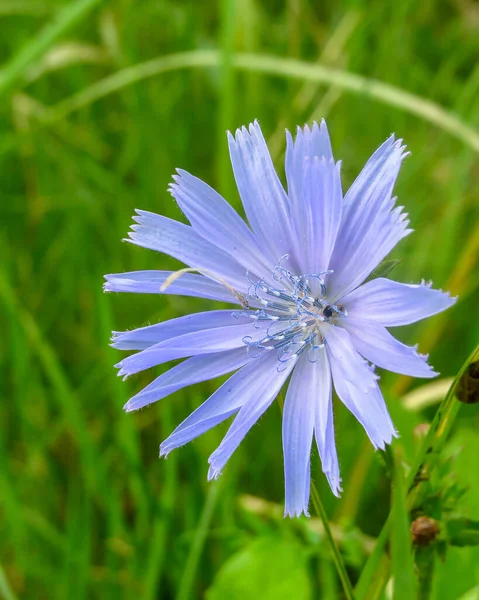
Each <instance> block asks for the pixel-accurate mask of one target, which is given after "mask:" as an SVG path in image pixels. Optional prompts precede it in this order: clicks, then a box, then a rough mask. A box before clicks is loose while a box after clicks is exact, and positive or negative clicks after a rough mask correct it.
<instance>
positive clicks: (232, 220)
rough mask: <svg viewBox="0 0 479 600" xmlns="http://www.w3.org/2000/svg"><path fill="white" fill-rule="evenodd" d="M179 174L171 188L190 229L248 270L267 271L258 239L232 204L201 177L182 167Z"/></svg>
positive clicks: (269, 268)
mask: <svg viewBox="0 0 479 600" xmlns="http://www.w3.org/2000/svg"><path fill="white" fill-rule="evenodd" d="M178 174H179V175H178V176H175V177H174V180H175V183H174V184H172V185H170V191H171V193H172V195H173V196H174V198H175V199H176V200H177V202H178V204H179V205H180V207H181V210H182V211H183V212H184V214H185V215H186V217H187V218H188V220H189V221H190V223H191V225H192V226H193V229H194V230H195V231H196V232H197V233H199V235H201V237H203V238H205V239H206V240H208V241H210V240H211V241H214V244H215V245H216V246H217V247H218V248H221V250H224V251H225V252H227V253H228V254H230V255H231V256H233V257H235V259H236V260H237V261H238V262H240V263H241V264H242V265H244V266H245V267H246V268H247V269H250V270H252V271H254V272H255V273H257V274H259V275H261V274H262V272H263V271H267V272H269V271H270V270H271V265H268V264H267V263H266V262H265V261H264V258H263V252H262V250H261V248H260V246H259V244H258V241H257V240H256V238H255V236H254V235H253V233H252V232H251V230H250V229H249V228H248V226H247V225H246V223H245V222H244V221H243V219H242V218H241V217H240V216H239V215H238V214H237V213H236V211H235V210H234V209H233V208H232V207H231V205H230V204H228V203H227V202H226V200H225V199H224V198H222V197H221V196H220V195H219V194H218V193H217V192H216V191H215V190H214V189H212V188H211V187H210V186H209V185H207V184H206V183H204V182H203V181H201V179H198V178H197V177H194V176H193V175H190V174H189V173H187V172H186V171H183V170H181V169H178Z"/></svg>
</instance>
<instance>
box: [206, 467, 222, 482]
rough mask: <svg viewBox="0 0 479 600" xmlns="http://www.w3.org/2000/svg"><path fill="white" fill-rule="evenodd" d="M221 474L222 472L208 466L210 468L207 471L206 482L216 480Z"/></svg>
mask: <svg viewBox="0 0 479 600" xmlns="http://www.w3.org/2000/svg"><path fill="white" fill-rule="evenodd" d="M221 473H222V470H221V469H220V468H218V467H215V466H214V465H213V464H210V468H209V469H208V481H214V480H215V479H218V478H219V477H220V475H221Z"/></svg>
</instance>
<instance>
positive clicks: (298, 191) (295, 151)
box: [285, 119, 333, 204]
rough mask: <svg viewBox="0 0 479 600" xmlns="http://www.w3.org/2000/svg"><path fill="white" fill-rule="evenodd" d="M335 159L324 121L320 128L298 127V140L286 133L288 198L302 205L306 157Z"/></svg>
mask: <svg viewBox="0 0 479 600" xmlns="http://www.w3.org/2000/svg"><path fill="white" fill-rule="evenodd" d="M315 156H317V157H318V158H323V157H324V158H326V159H327V160H330V159H332V158H333V152H332V149H331V140H330V139H329V133H328V128H327V127H326V122H325V121H324V119H323V120H322V121H321V124H320V126H319V127H318V124H317V123H313V127H312V128H311V129H310V128H309V127H308V126H307V125H306V126H305V127H304V129H301V127H298V128H297V130H296V138H295V140H294V141H293V137H292V135H291V134H290V132H289V131H286V160H285V169H286V181H287V182H288V196H289V197H290V198H291V200H292V201H293V202H297V203H299V204H301V201H302V188H303V180H304V159H305V158H306V157H309V158H314V157H315Z"/></svg>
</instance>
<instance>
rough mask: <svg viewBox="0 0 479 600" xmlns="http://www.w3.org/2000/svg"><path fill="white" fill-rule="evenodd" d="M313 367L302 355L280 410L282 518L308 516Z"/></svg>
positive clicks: (314, 392)
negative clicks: (282, 478)
mask: <svg viewBox="0 0 479 600" xmlns="http://www.w3.org/2000/svg"><path fill="white" fill-rule="evenodd" d="M316 383H317V381H316V379H315V378H314V367H313V365H312V364H311V363H309V362H308V360H307V358H306V356H303V357H301V358H300V360H299V361H298V364H297V365H296V366H295V368H294V371H293V375H292V377H291V381H290V383H289V386H288V391H287V393H286V400H285V403H284V411H283V453H284V482H285V496H286V500H285V512H284V514H285V516H290V517H296V516H297V517H299V516H300V515H301V514H302V513H304V514H305V515H306V516H309V514H308V502H309V492H310V490H309V479H310V478H309V468H310V456H311V443H312V441H313V431H314V422H315V412H316V411H315V404H316V402H317V401H318V392H320V390H319V388H317V386H315V384H316Z"/></svg>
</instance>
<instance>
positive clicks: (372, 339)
mask: <svg viewBox="0 0 479 600" xmlns="http://www.w3.org/2000/svg"><path fill="white" fill-rule="evenodd" d="M343 326H344V328H345V329H346V330H347V331H348V333H349V335H350V336H351V340H352V342H353V344H354V346H355V348H356V350H357V351H358V352H359V353H360V354H362V356H364V358H365V359H366V360H369V361H370V362H372V363H374V364H375V365H377V366H378V367H381V368H382V369H387V370H388V371H392V372H393V373H401V374H402V375H410V376H411V377H435V376H436V375H437V373H435V372H434V371H433V370H432V369H431V367H430V366H429V365H428V364H427V362H426V361H427V356H422V355H421V354H418V353H417V351H416V348H412V347H410V346H406V345H405V344H403V343H401V342H400V341H398V340H397V339H396V338H395V337H393V336H392V335H391V334H390V333H389V331H388V330H387V329H386V328H385V327H383V326H382V325H379V324H378V323H373V322H372V321H366V320H363V319H354V318H350V317H347V318H346V319H344V325H343Z"/></svg>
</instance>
